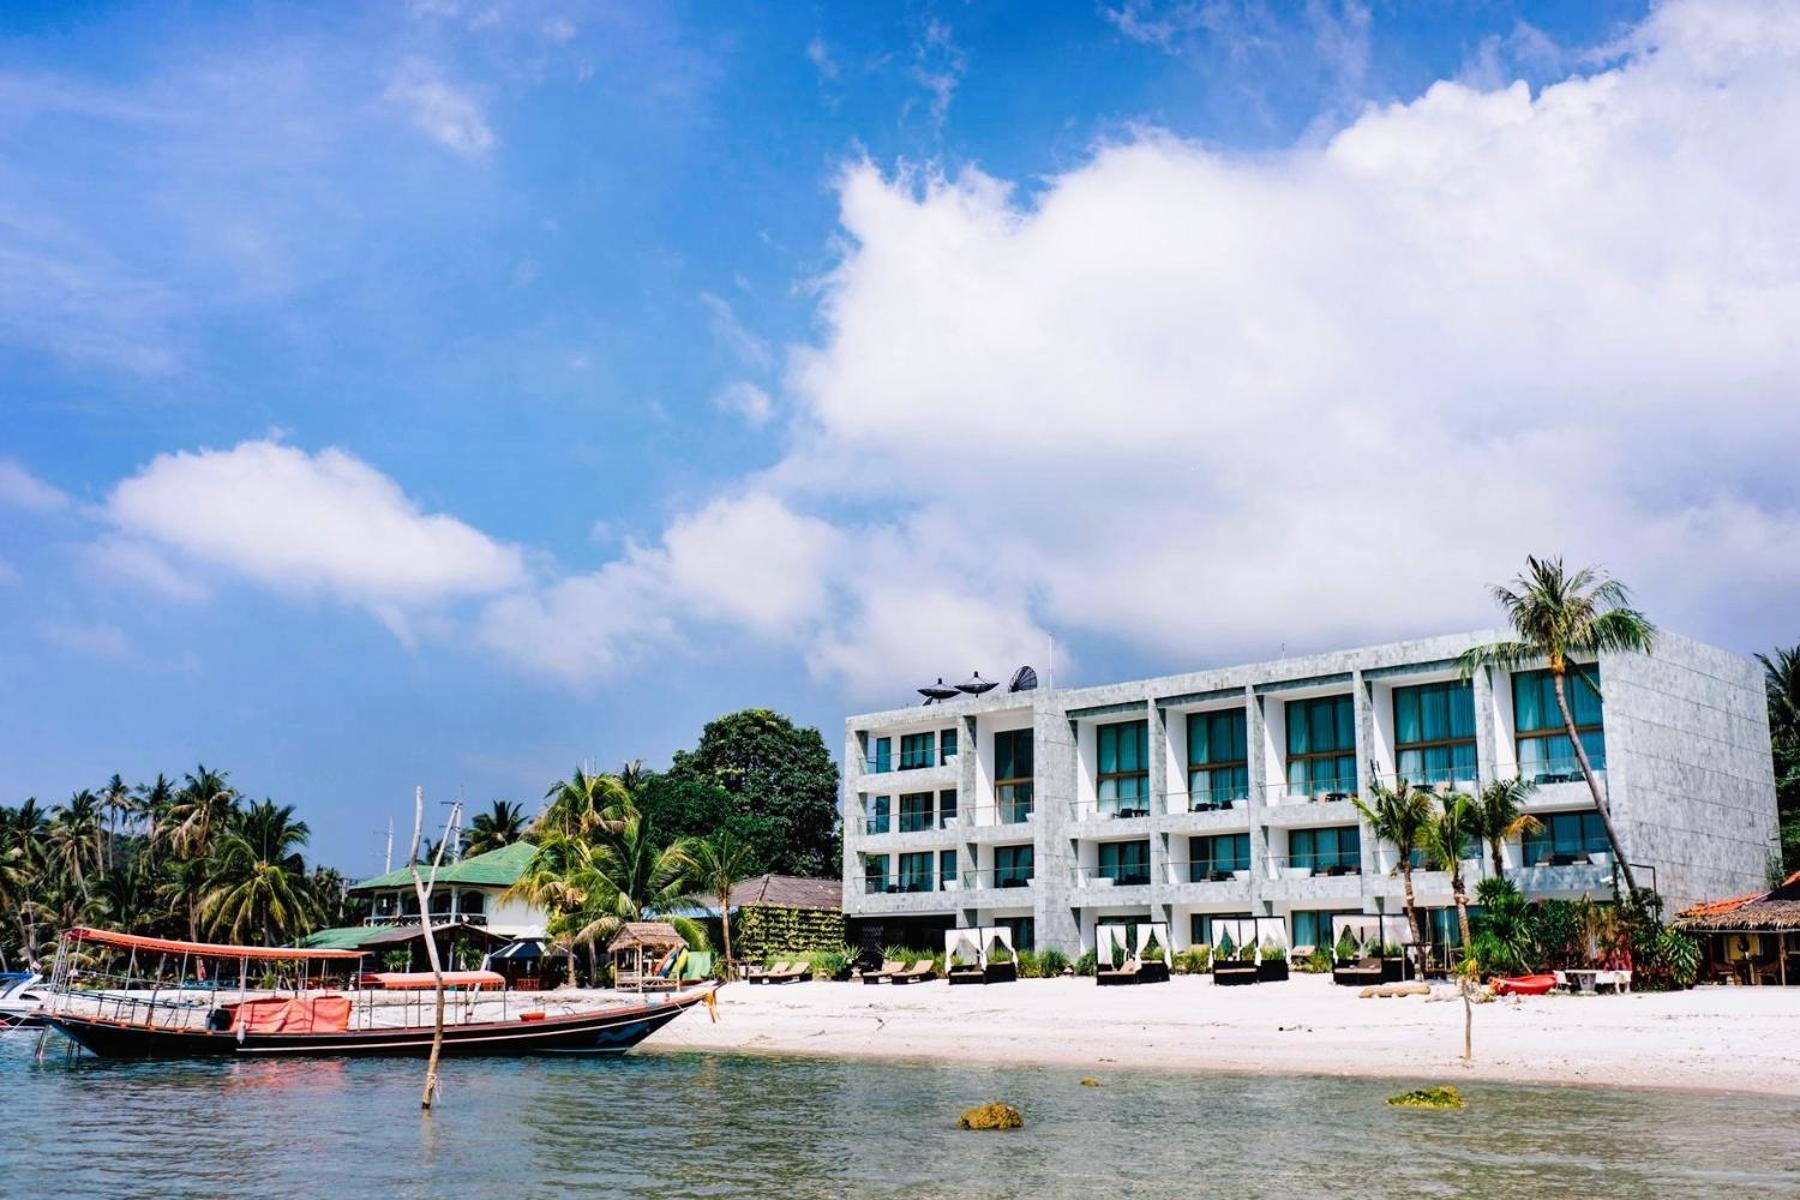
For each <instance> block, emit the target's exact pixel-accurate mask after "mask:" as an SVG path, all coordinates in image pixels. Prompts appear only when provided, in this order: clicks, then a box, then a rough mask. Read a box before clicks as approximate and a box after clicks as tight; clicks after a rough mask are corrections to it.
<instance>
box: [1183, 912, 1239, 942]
mask: <svg viewBox="0 0 1800 1200" xmlns="http://www.w3.org/2000/svg"><path fill="white" fill-rule="evenodd" d="M1227 933H1229V934H1230V935H1231V941H1232V944H1233V945H1234V946H1236V945H1242V944H1243V942H1242V940H1241V939H1243V938H1246V937H1254V936H1256V927H1255V925H1254V924H1252V923H1251V920H1250V914H1249V913H1194V914H1192V915H1191V916H1189V918H1188V937H1189V939H1190V940H1191V942H1192V943H1193V944H1194V945H1196V946H1216V945H1218V944H1219V939H1220V938H1221V937H1223V936H1224V935H1225V934H1227Z"/></svg>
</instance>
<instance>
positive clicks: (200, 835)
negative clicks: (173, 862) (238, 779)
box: [168, 763, 238, 858]
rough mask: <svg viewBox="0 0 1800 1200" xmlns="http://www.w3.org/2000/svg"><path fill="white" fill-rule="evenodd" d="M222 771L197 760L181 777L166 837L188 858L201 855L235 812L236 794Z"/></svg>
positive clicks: (207, 853) (227, 776)
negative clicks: (213, 769)
mask: <svg viewBox="0 0 1800 1200" xmlns="http://www.w3.org/2000/svg"><path fill="white" fill-rule="evenodd" d="M229 779H230V777H229V775H228V774H227V773H226V772H224V771H209V770H207V769H206V764H205V763H201V764H200V765H199V766H198V767H196V768H195V769H194V770H193V771H191V772H189V773H188V775H187V777H186V779H185V780H183V782H182V785H181V790H180V791H179V792H177V793H175V802H174V804H173V805H171V806H170V809H169V815H168V830H169V833H168V836H169V840H170V841H171V842H172V843H174V845H175V847H176V848H177V849H179V850H180V851H181V852H182V853H184V854H186V855H188V856H189V857H190V858H205V857H207V855H209V854H210V853H211V852H212V847H213V842H214V840H215V839H216V838H217V837H218V836H219V835H220V834H222V833H224V832H225V830H226V829H227V828H228V827H229V825H230V822H231V818H232V817H233V816H234V815H235V814H236V813H237V807H238V793H237V789H236V788H234V787H232V786H231V784H230V782H229Z"/></svg>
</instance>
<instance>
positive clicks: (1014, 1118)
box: [956, 1101, 1025, 1129]
mask: <svg viewBox="0 0 1800 1200" xmlns="http://www.w3.org/2000/svg"><path fill="white" fill-rule="evenodd" d="M1024 1126H1025V1118H1024V1117H1022V1116H1020V1115H1019V1110H1018V1109H1016V1108H1014V1107H1013V1106H1012V1105H1010V1104H1001V1103H999V1102H998V1101H995V1102H994V1103H993V1104H983V1105H981V1106H980V1107H979V1108H971V1109H970V1110H969V1111H968V1112H966V1113H964V1114H963V1115H962V1116H961V1117H960V1118H959V1119H958V1120H957V1122H956V1127H957V1128H958V1129H1022V1128H1024Z"/></svg>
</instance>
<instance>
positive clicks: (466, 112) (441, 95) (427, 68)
mask: <svg viewBox="0 0 1800 1200" xmlns="http://www.w3.org/2000/svg"><path fill="white" fill-rule="evenodd" d="M387 94H388V98H389V99H390V100H392V101H394V102H395V103H397V104H399V105H400V106H402V107H403V108H404V109H405V110H406V112H407V115H408V116H410V117H411V118H412V122H413V124H414V125H416V126H418V127H419V128H420V129H421V130H423V131H424V132H425V133H426V134H427V135H429V136H430V137H431V138H432V139H433V140H434V141H436V142H438V143H439V144H440V145H442V146H444V147H446V148H447V149H450V150H452V151H455V152H456V153H457V154H460V155H462V156H463V157H464V158H479V157H481V156H482V155H484V154H486V153H487V152H488V151H489V150H490V149H492V148H493V145H494V132H493V130H492V129H490V128H489V127H488V124H487V119H486V118H485V117H484V116H483V115H482V112H481V106H480V105H479V104H477V103H476V102H475V100H474V98H473V97H471V96H470V95H469V94H468V93H467V92H465V91H463V90H461V89H459V88H457V87H455V86H454V85H452V84H450V83H448V82H446V81H445V80H444V79H443V77H442V76H441V75H440V74H439V73H438V71H437V69H436V68H435V67H434V66H433V65H432V64H431V63H429V62H426V61H425V60H424V59H421V58H409V59H407V60H406V61H405V62H404V63H402V64H401V66H400V69H399V70H398V71H397V72H395V74H394V78H393V81H392V82H391V83H389V84H388V90H387Z"/></svg>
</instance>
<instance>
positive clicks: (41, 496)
mask: <svg viewBox="0 0 1800 1200" xmlns="http://www.w3.org/2000/svg"><path fill="white" fill-rule="evenodd" d="M0 504H4V505H7V506H9V507H11V508H22V509H24V510H25V511H27V512H60V511H61V510H63V509H65V508H67V507H68V506H69V498H68V496H66V495H64V494H63V493H62V492H61V491H59V490H58V489H56V488H54V487H52V486H50V485H49V484H47V483H45V482H44V481H43V480H41V479H39V478H38V477H37V476H36V475H33V474H32V473H31V472H30V471H27V470H26V469H25V468H24V467H22V466H20V465H19V464H18V463H16V462H13V461H12V460H11V459H7V458H0Z"/></svg>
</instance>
